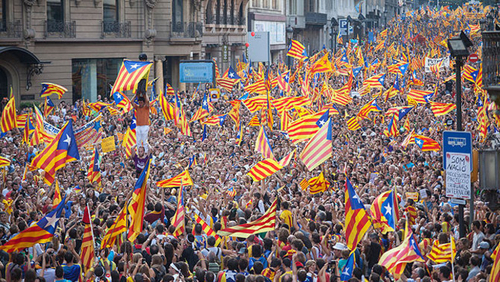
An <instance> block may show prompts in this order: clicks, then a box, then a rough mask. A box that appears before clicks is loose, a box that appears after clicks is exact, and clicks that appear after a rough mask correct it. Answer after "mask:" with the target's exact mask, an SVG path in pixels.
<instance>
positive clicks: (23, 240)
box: [0, 197, 66, 253]
mask: <svg viewBox="0 0 500 282" xmlns="http://www.w3.org/2000/svg"><path fill="white" fill-rule="evenodd" d="M65 201H66V197H64V199H63V203H64V202H65ZM64 206H65V205H58V206H57V207H56V208H55V209H54V210H53V211H51V212H50V213H48V214H47V215H45V216H44V217H42V219H40V220H39V221H38V222H37V223H36V224H34V225H32V226H30V227H28V228H27V229H25V230H23V231H22V232H20V233H18V234H17V235H16V236H14V237H13V238H12V239H10V240H9V241H8V242H7V243H5V244H4V245H3V246H0V250H3V251H6V252H7V253H12V252H14V251H17V250H21V249H25V248H29V247H32V246H34V245H35V244H37V243H39V244H42V243H47V242H50V241H51V240H52V237H54V232H55V231H56V229H57V224H58V223H59V219H60V218H61V213H62V211H63V210H64Z"/></svg>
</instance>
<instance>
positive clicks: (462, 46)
mask: <svg viewBox="0 0 500 282" xmlns="http://www.w3.org/2000/svg"><path fill="white" fill-rule="evenodd" d="M472 45H473V44H472V42H471V41H470V39H469V38H468V37H467V35H465V33H464V32H463V31H462V32H461V33H460V36H459V37H454V38H451V39H448V49H449V50H450V54H451V57H452V58H454V59H455V73H456V93H455V97H456V101H455V104H456V106H457V131H462V66H463V65H464V62H465V60H466V59H467V57H468V56H469V50H468V49H467V48H468V47H471V46H472ZM471 189H473V188H471ZM473 201H474V198H473V193H472V191H471V199H470V202H471V203H472V202H473ZM471 207H472V204H471ZM458 214H459V225H460V238H462V237H465V224H464V206H463V205H459V207H458ZM471 214H472V210H471Z"/></svg>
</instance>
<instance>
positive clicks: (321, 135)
mask: <svg viewBox="0 0 500 282" xmlns="http://www.w3.org/2000/svg"><path fill="white" fill-rule="evenodd" d="M327 113H328V112H326V113H325V114H327ZM332 153H333V151H332V127H331V119H330V118H328V120H327V121H326V123H325V124H323V126H322V127H321V129H320V130H319V131H318V132H317V133H316V134H315V135H314V136H313V137H312V138H311V140H309V142H307V144H306V146H305V147H304V149H303V150H302V152H301V153H300V159H301V160H302V162H303V163H304V164H305V165H306V167H307V169H308V170H309V171H312V170H313V169H315V168H316V167H318V166H319V165H320V164H322V163H324V162H325V161H326V160H328V159H329V158H330V157H331V156H332ZM309 184H311V183H309Z"/></svg>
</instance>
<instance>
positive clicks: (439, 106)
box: [430, 101, 457, 117]
mask: <svg viewBox="0 0 500 282" xmlns="http://www.w3.org/2000/svg"><path fill="white" fill-rule="evenodd" d="M430 104H431V110H432V113H433V114H434V116H436V117H437V116H443V115H446V114H447V113H449V112H451V111H453V110H455V109H456V108H457V105H455V104H454V103H437V102H432V101H431V102H430Z"/></svg>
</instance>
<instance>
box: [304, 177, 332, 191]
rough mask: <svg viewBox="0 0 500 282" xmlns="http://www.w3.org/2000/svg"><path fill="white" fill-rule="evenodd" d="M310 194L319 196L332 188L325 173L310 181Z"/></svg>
mask: <svg viewBox="0 0 500 282" xmlns="http://www.w3.org/2000/svg"><path fill="white" fill-rule="evenodd" d="M308 184H309V193H311V194H313V195H314V194H317V193H320V192H325V191H326V190H327V189H328V187H330V182H328V181H327V180H326V179H325V176H324V175H323V172H321V173H320V174H319V175H318V176H316V177H313V178H311V179H309V181H308Z"/></svg>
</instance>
